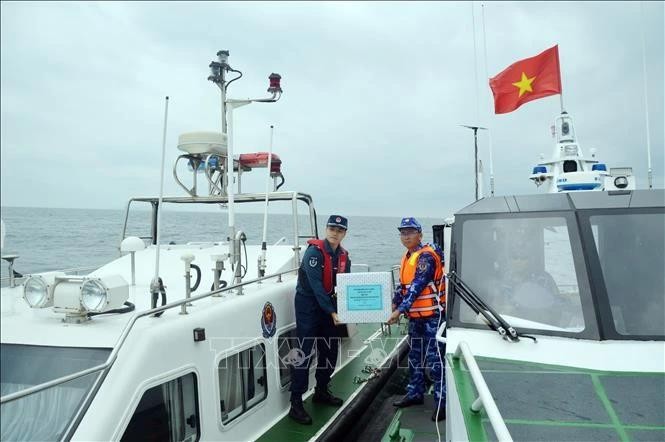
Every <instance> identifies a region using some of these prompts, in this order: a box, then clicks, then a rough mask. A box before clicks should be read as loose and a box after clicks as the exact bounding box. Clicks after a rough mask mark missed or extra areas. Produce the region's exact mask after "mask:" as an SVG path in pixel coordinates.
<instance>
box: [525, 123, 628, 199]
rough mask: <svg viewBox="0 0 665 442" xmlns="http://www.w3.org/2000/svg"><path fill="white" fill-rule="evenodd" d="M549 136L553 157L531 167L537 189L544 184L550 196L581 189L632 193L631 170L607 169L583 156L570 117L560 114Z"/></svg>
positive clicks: (531, 177)
mask: <svg viewBox="0 0 665 442" xmlns="http://www.w3.org/2000/svg"><path fill="white" fill-rule="evenodd" d="M552 136H553V137H554V138H555V139H556V143H555V145H554V150H553V152H552V157H551V158H550V159H549V160H545V158H544V156H543V155H541V157H540V163H538V164H537V165H536V166H534V168H533V171H532V173H531V175H530V176H529V179H530V180H532V181H533V182H534V183H535V184H536V186H537V187H540V186H542V185H545V188H546V189H547V191H548V192H550V193H558V192H574V191H580V190H620V189H626V190H632V189H635V176H634V175H633V170H632V168H631V167H616V168H611V169H610V170H609V171H608V170H607V165H606V164H605V163H601V162H599V161H598V160H597V159H596V152H595V150H594V149H591V157H590V158H589V157H585V155H584V151H583V150H582V146H581V145H580V143H579V142H578V141H577V137H576V136H575V128H574V126H573V117H572V116H571V115H570V114H568V113H567V112H565V111H563V112H562V113H561V115H559V116H557V117H556V118H555V119H554V125H553V126H552Z"/></svg>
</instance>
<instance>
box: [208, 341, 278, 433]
mask: <svg viewBox="0 0 665 442" xmlns="http://www.w3.org/2000/svg"><path fill="white" fill-rule="evenodd" d="M265 354H266V351H265V346H264V345H263V344H259V345H255V346H254V347H251V348H248V349H246V350H243V351H241V352H239V353H236V354H234V355H231V356H229V357H226V358H224V359H222V360H221V361H219V366H218V375H219V391H220V396H221V398H220V409H221V415H222V423H227V422H230V421H232V420H233V419H235V418H237V417H238V416H240V415H241V414H243V413H245V412H246V411H247V410H249V409H250V408H252V407H253V406H255V405H256V404H258V403H259V402H261V401H262V400H264V399H265V398H266V396H267V394H268V385H267V379H268V377H267V371H266V357H265Z"/></svg>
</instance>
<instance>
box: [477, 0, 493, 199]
mask: <svg viewBox="0 0 665 442" xmlns="http://www.w3.org/2000/svg"><path fill="white" fill-rule="evenodd" d="M480 9H481V12H482V20H483V51H484V53H485V58H484V60H485V78H489V73H488V70H487V36H486V35H485V4H484V3H481V5H480ZM487 135H488V137H487V140H488V144H489V147H490V196H494V155H493V148H492V131H491V130H489V129H487Z"/></svg>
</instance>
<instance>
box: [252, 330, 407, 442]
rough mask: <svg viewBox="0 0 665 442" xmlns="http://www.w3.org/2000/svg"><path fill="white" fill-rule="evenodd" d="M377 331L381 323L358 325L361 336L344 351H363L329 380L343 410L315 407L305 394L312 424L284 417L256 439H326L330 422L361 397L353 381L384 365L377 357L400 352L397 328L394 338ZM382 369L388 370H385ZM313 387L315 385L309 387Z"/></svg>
mask: <svg viewBox="0 0 665 442" xmlns="http://www.w3.org/2000/svg"><path fill="white" fill-rule="evenodd" d="M378 328H379V326H378V324H359V325H358V333H357V334H356V335H355V336H354V337H353V338H351V339H350V340H349V341H347V342H345V343H343V348H342V351H347V349H351V350H360V351H359V353H358V354H357V355H356V357H354V358H353V359H351V360H350V361H349V362H348V363H347V364H346V365H343V366H342V367H340V368H339V369H338V370H337V371H336V372H335V373H334V374H333V377H332V379H331V381H330V390H331V391H332V392H333V393H334V394H335V395H336V396H339V397H341V398H342V399H343V400H344V405H343V406H342V407H341V408H339V409H338V408H335V407H330V406H325V405H315V404H312V399H311V395H310V396H307V395H305V396H304V397H303V403H304V405H305V410H307V412H308V413H309V414H310V416H311V417H312V421H313V424H312V425H301V424H298V423H296V422H294V421H293V420H291V418H289V416H288V415H286V414H285V415H284V416H282V418H281V419H280V420H279V421H278V422H277V423H276V424H275V425H274V426H273V427H271V428H270V429H269V430H268V431H267V432H265V433H264V434H263V435H261V437H260V438H259V439H257V440H258V441H269V442H276V441H286V440H288V441H289V442H297V441H307V440H310V439H312V438H314V439H316V438H319V437H326V435H325V434H324V433H325V432H326V430H327V429H328V423H329V421H331V420H335V419H336V418H337V417H338V416H340V414H341V413H342V412H344V410H345V408H346V407H348V406H349V404H350V403H352V402H353V399H354V398H355V397H356V396H357V395H358V394H359V388H358V387H359V385H358V384H356V383H355V382H354V378H356V377H360V378H367V377H368V376H369V375H368V374H366V373H363V372H362V370H363V369H364V368H365V367H366V366H367V365H372V366H379V365H381V362H382V361H377V360H376V355H378V354H380V355H383V356H385V355H391V353H392V352H394V351H395V352H397V349H398V348H400V346H402V345H403V341H404V336H403V335H400V334H399V332H397V333H396V334H395V331H396V329H395V328H393V333H394V334H392V335H380V334H379V335H378V336H377V335H375V333H376V332H377V330H378ZM373 335H374V336H375V337H374V339H373V340H372V341H371V342H368V339H370V338H372V336H373ZM382 369H385V367H384V368H382ZM371 382H374V381H370V383H371ZM310 387H313V386H312V385H310ZM367 387H368V383H367V382H365V383H363V384H361V389H360V391H362V389H365V388H367ZM311 392H312V390H310V392H308V393H309V394H311Z"/></svg>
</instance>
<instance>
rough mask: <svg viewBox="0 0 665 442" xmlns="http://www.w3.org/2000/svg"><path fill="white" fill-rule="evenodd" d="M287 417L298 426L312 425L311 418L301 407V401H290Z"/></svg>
mask: <svg viewBox="0 0 665 442" xmlns="http://www.w3.org/2000/svg"><path fill="white" fill-rule="evenodd" d="M289 417H290V418H291V419H293V420H294V421H296V422H298V423H299V424H302V425H312V418H311V417H310V416H309V414H307V412H306V411H305V407H303V405H302V399H298V398H296V399H291V409H290V410H289Z"/></svg>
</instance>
